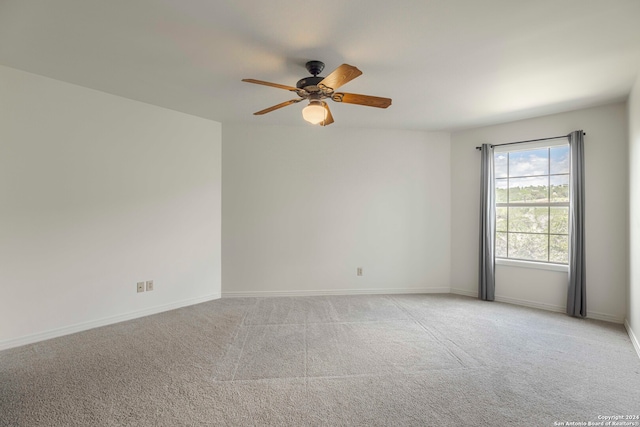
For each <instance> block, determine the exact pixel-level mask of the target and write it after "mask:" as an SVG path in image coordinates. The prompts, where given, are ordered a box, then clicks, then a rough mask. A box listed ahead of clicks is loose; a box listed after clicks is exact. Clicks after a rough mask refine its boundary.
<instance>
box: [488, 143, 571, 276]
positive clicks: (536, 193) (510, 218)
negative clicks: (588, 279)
mask: <svg viewBox="0 0 640 427" xmlns="http://www.w3.org/2000/svg"><path fill="white" fill-rule="evenodd" d="M560 141H561V144H557V145H550V144H549V141H545V143H546V145H545V146H533V147H532V146H531V145H529V146H526V147H524V148H523V146H519V148H518V149H516V150H514V149H513V146H509V147H508V148H511V149H510V150H508V151H507V150H506V149H507V147H496V151H495V159H494V160H495V163H494V167H495V191H496V258H504V259H515V260H524V261H535V262H544V263H553V264H567V263H568V261H569V161H570V157H569V145H568V143H567V142H565V141H564V140H560ZM500 148H504V150H499V149H500Z"/></svg>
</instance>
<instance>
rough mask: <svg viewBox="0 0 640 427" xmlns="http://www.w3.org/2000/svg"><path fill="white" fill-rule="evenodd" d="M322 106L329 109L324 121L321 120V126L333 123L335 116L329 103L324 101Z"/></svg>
mask: <svg viewBox="0 0 640 427" xmlns="http://www.w3.org/2000/svg"><path fill="white" fill-rule="evenodd" d="M322 106H323V107H324V109H325V110H326V111H327V115H326V116H325V118H324V121H322V122H320V126H329V125H330V124H331V123H333V116H332V115H331V110H330V109H329V104H327V103H326V102H324V101H322Z"/></svg>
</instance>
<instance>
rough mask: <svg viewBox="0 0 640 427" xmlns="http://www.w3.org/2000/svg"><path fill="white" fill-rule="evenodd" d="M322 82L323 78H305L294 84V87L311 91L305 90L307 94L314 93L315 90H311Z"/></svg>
mask: <svg viewBox="0 0 640 427" xmlns="http://www.w3.org/2000/svg"><path fill="white" fill-rule="evenodd" d="M322 80H324V77H305V78H304V79H300V80H298V83H296V87H297V88H298V89H306V88H310V89H311V90H307V91H308V92H315V91H316V90H314V89H313V88H314V87H317V86H318V83H320V82H321V81H322Z"/></svg>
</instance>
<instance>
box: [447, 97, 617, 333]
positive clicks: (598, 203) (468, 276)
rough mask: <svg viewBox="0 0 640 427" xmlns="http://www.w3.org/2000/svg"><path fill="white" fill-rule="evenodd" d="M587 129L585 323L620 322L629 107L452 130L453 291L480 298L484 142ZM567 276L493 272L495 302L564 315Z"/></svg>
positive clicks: (507, 268)
mask: <svg viewBox="0 0 640 427" xmlns="http://www.w3.org/2000/svg"><path fill="white" fill-rule="evenodd" d="M577 129H583V130H584V131H585V132H586V134H587V135H586V136H585V180H586V195H585V199H586V218H585V222H586V224H585V227H586V230H585V232H586V251H587V253H586V262H587V313H588V317H593V318H600V319H604V320H611V321H615V322H619V323H622V321H623V319H624V317H625V311H626V306H625V299H626V282H627V274H626V272H627V244H626V241H627V230H628V227H627V212H626V211H627V164H628V161H627V118H626V105H625V104H624V103H618V104H614V105H608V106H603V107H597V108H590V109H585V110H577V111H572V112H568V113H563V114H555V115H551V116H545V117H539V118H535V119H529V120H522V121H518V122H513V123H508V124H503V125H496V126H488V127H483V128H478V129H471V130H466V131H460V132H455V133H453V134H452V136H451V164H452V167H451V174H452V175H451V186H452V190H451V194H452V195H451V204H452V208H451V209H452V222H451V229H452V240H451V253H452V264H451V287H452V289H453V291H454V292H458V293H463V294H469V295H477V266H478V236H477V235H478V233H477V229H478V228H477V227H478V203H479V188H480V187H479V183H478V177H479V175H480V169H479V162H480V159H479V152H478V151H477V150H475V148H474V147H476V146H477V145H479V144H482V143H494V144H498V143H503V142H510V141H520V140H528V139H534V138H544V137H549V136H556V135H565V134H568V133H569V132H571V131H573V130H577ZM566 286H567V273H566V272H565V273H563V272H553V271H543V270H533V269H529V268H521V267H512V266H504V265H497V266H496V299H498V300H502V301H508V302H515V303H519V304H525V305H531V306H534V307H540V308H547V309H552V310H558V311H564V309H565V305H566Z"/></svg>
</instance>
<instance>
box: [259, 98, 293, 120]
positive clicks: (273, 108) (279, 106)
mask: <svg viewBox="0 0 640 427" xmlns="http://www.w3.org/2000/svg"><path fill="white" fill-rule="evenodd" d="M300 101H302V98H300V99H292V100H291V101H285V102H283V103H281V104H278V105H274V106H273V107H269V108H265V109H264V110H260V111H258V112H257V113H253V115H254V116H261V115H262V114H267V113H270V112H272V111H273V110H277V109H278V108H282V107H286V106H287V105H291V104H295V103H296V102H300Z"/></svg>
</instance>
